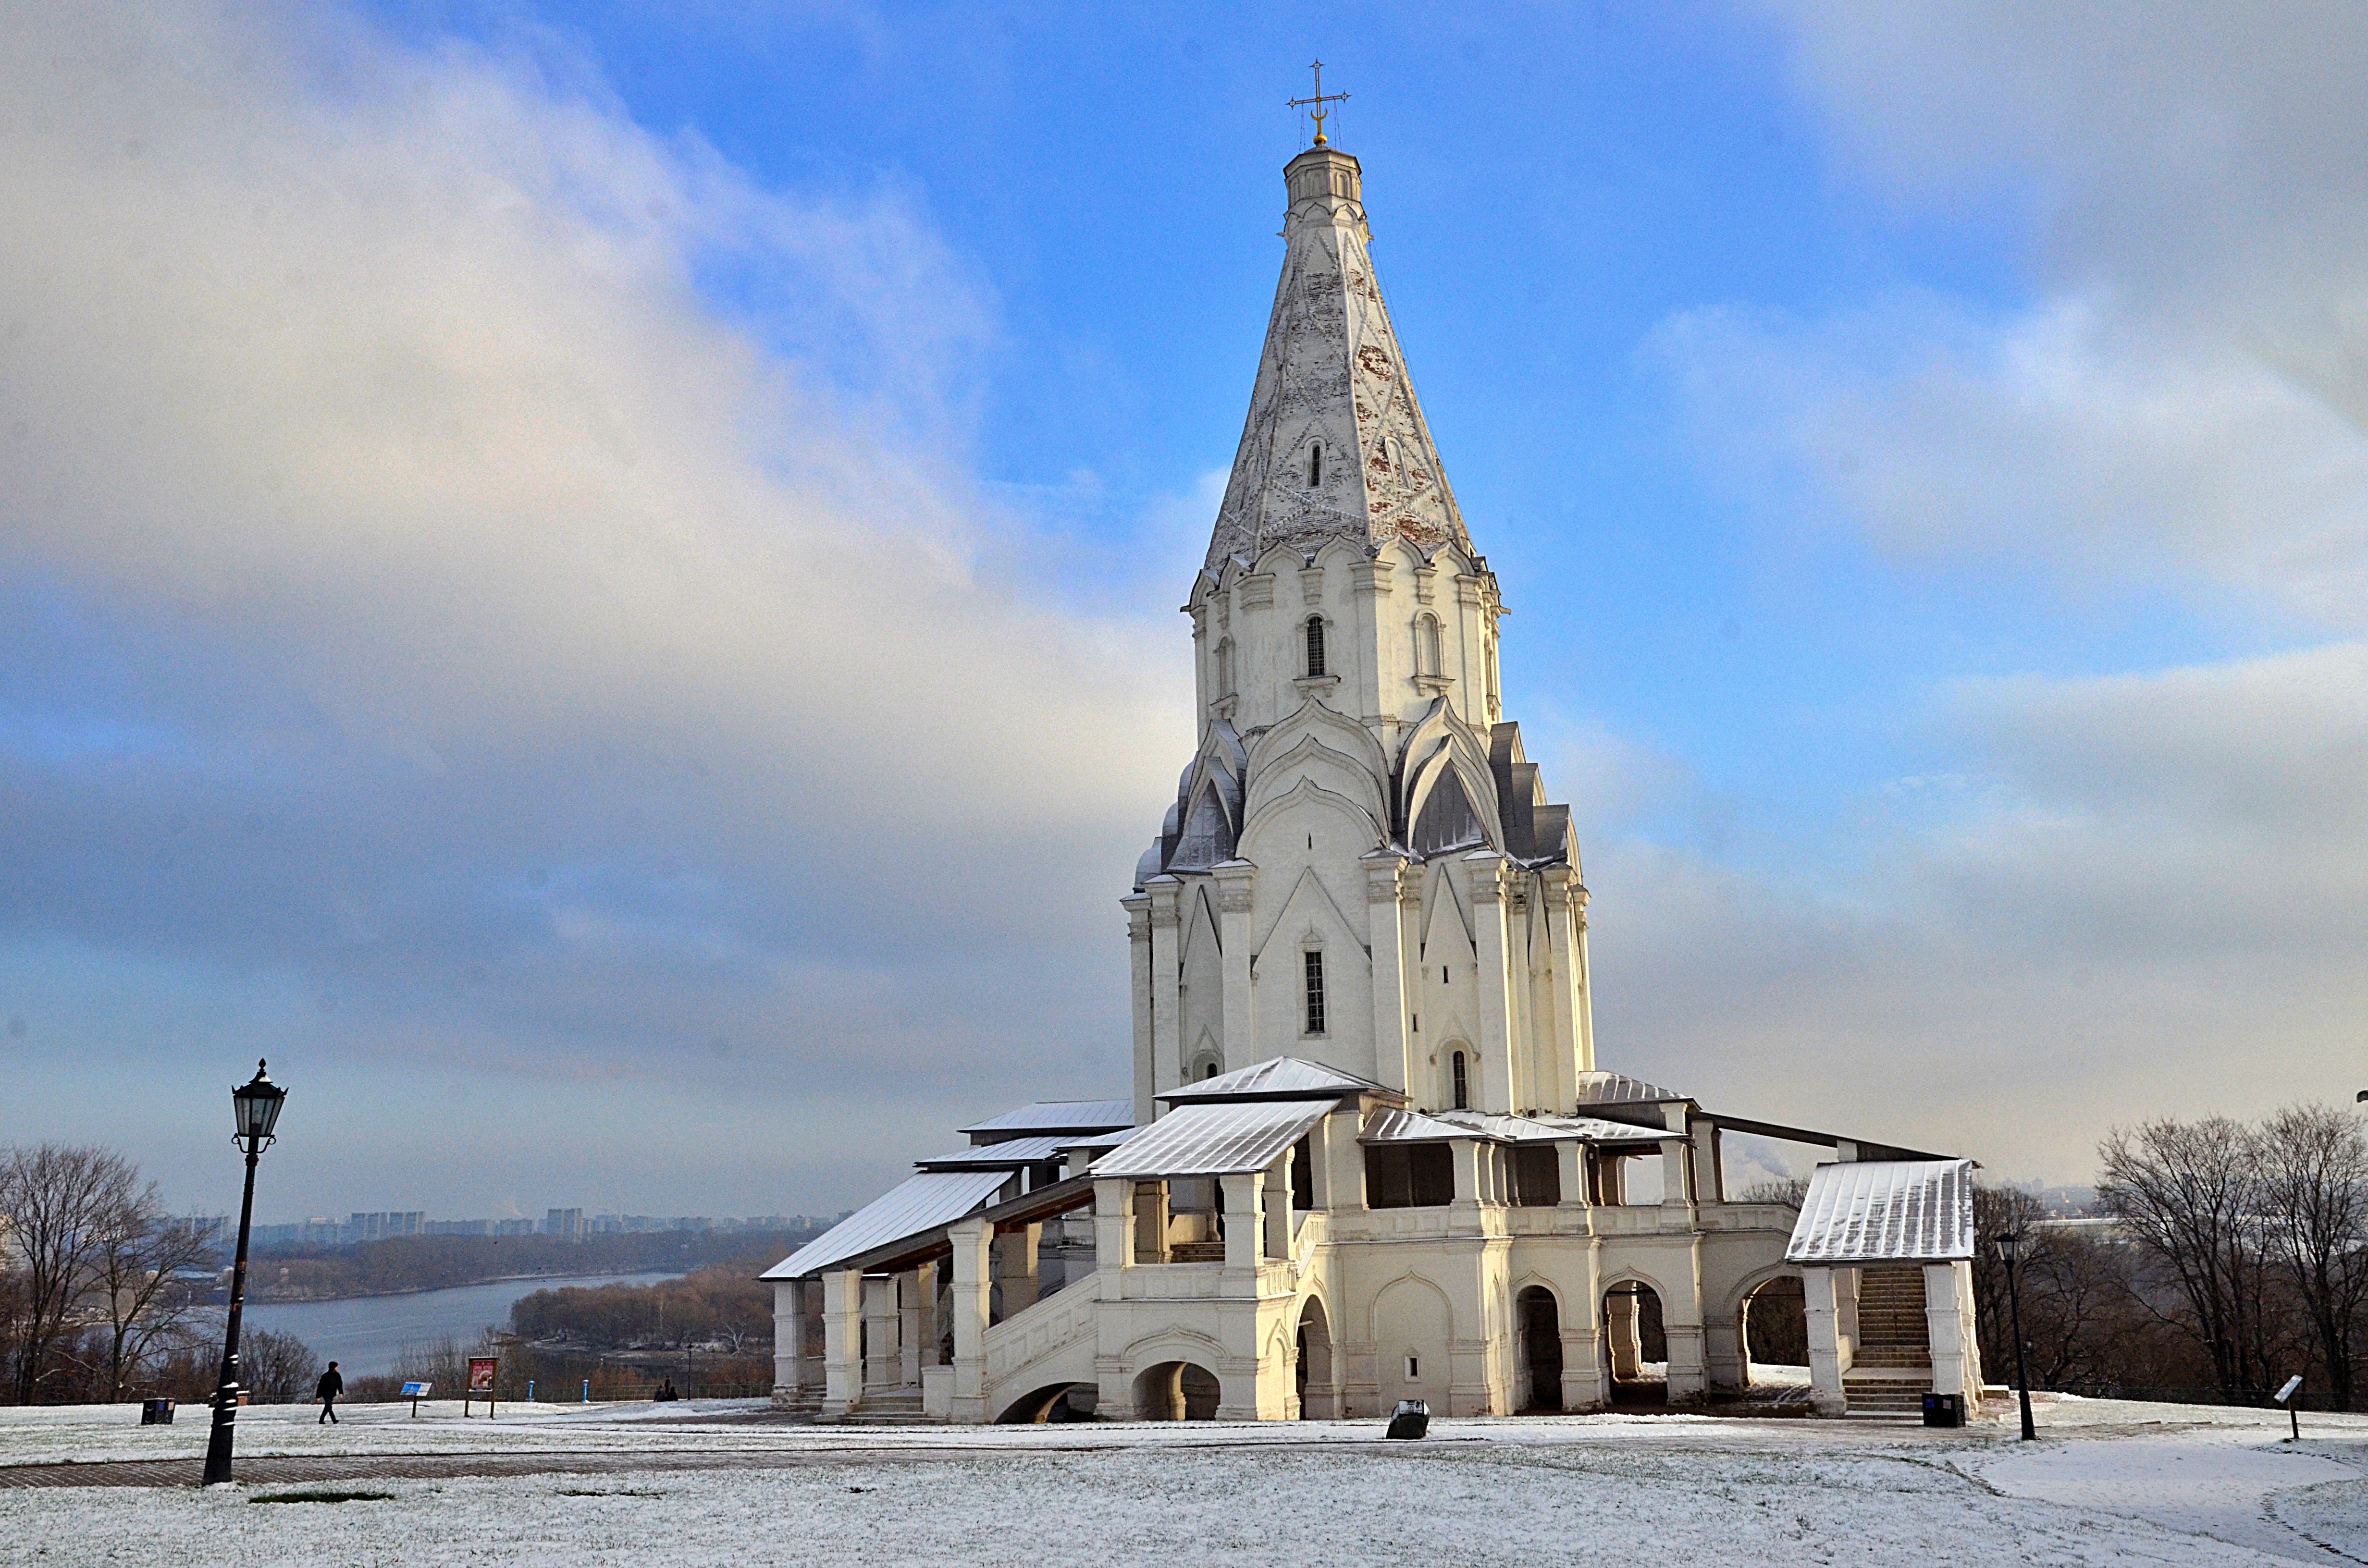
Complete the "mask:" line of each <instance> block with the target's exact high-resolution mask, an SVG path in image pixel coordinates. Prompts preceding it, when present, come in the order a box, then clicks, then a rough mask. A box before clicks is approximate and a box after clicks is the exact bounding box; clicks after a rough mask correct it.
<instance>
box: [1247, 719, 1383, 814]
mask: <svg viewBox="0 0 2368 1568" xmlns="http://www.w3.org/2000/svg"><path fill="white" fill-rule="evenodd" d="M1303 782H1305V783H1314V784H1316V785H1318V786H1320V787H1322V788H1326V789H1329V790H1333V791H1334V792H1335V793H1338V794H1340V795H1344V796H1346V797H1348V798H1349V800H1352V801H1356V802H1357V803H1358V804H1359V805H1360V806H1362V807H1363V808H1364V809H1365V811H1366V812H1367V813H1368V814H1369V815H1370V816H1372V819H1373V821H1374V823H1375V824H1377V825H1378V824H1381V823H1382V822H1383V821H1385V820H1387V818H1388V816H1389V801H1388V798H1387V797H1386V796H1385V795H1384V794H1383V786H1382V781H1381V780H1380V779H1378V778H1375V777H1374V776H1373V775H1372V772H1371V771H1370V770H1369V769H1367V768H1366V767H1363V766H1361V765H1360V763H1359V761H1358V759H1357V758H1355V757H1353V756H1349V754H1348V753H1347V752H1344V751H1341V750H1339V749H1338V748H1337V747H1334V746H1332V745H1329V744H1326V734H1325V733H1322V732H1317V731H1310V732H1308V733H1304V734H1303V735H1301V736H1300V738H1299V743H1298V744H1296V745H1294V746H1292V748H1291V749H1290V750H1289V751H1287V752H1284V753H1283V754H1282V755H1281V756H1277V757H1273V758H1272V759H1270V760H1269V761H1268V762H1267V763H1266V765H1265V766H1264V767H1260V768H1259V769H1258V783H1257V785H1256V786H1255V787H1253V788H1252V789H1251V790H1250V792H1249V801H1248V807H1247V809H1248V811H1249V812H1252V813H1255V812H1258V810H1259V809H1260V808H1262V807H1263V806H1265V805H1266V803H1267V802H1268V801H1271V800H1273V799H1275V798H1276V797H1277V796H1279V795H1284V794H1288V793H1290V792H1291V791H1292V790H1295V789H1297V788H1298V787H1299V785H1300V784H1301V783H1303Z"/></svg>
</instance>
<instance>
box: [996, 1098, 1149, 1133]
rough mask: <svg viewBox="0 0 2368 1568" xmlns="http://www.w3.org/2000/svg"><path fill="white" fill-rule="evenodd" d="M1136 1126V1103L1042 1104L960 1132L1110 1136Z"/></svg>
mask: <svg viewBox="0 0 2368 1568" xmlns="http://www.w3.org/2000/svg"><path fill="white" fill-rule="evenodd" d="M1133 1125H1134V1102H1133V1100H1039V1101H1037V1102H1036V1103H1035V1104H1034V1105H1024V1106H1021V1107H1020V1108H1019V1109H1018V1110H1007V1111H1005V1112H1004V1113H1003V1114H1002V1115H1001V1116H990V1117H988V1118H987V1119H985V1121H973V1122H972V1123H971V1124H970V1125H969V1126H968V1127H962V1128H957V1129H955V1131H958V1132H1108V1131H1112V1130H1113V1129H1116V1128H1121V1127H1132V1126H1133Z"/></svg>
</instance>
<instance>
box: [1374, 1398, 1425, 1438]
mask: <svg viewBox="0 0 2368 1568" xmlns="http://www.w3.org/2000/svg"><path fill="white" fill-rule="evenodd" d="M1429 1430H1430V1406H1429V1405H1427V1404H1425V1403H1423V1402H1422V1401H1420V1400H1418V1399H1402V1400H1400V1401H1398V1407H1397V1409H1395V1411H1393V1412H1391V1413H1390V1429H1389V1430H1388V1431H1387V1432H1384V1433H1383V1434H1382V1435H1383V1437H1421V1436H1422V1435H1423V1434H1424V1433H1426V1432H1428V1431H1429Z"/></svg>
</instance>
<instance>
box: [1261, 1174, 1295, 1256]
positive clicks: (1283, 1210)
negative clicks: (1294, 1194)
mask: <svg viewBox="0 0 2368 1568" xmlns="http://www.w3.org/2000/svg"><path fill="white" fill-rule="evenodd" d="M1266 1256H1269V1257H1272V1258H1288V1257H1290V1256H1291V1151H1290V1150H1288V1149H1285V1150H1284V1151H1283V1152H1282V1157H1281V1159H1279V1160H1277V1161H1275V1163H1274V1164H1272V1165H1269V1166H1268V1167H1267V1168H1266Z"/></svg>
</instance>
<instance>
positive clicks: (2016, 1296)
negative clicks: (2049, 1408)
mask: <svg viewBox="0 0 2368 1568" xmlns="http://www.w3.org/2000/svg"><path fill="white" fill-rule="evenodd" d="M2019 1245H2020V1244H2019V1243H2018V1242H2017V1241H2016V1240H2015V1238H2014V1236H2013V1235H2012V1234H2010V1233H2009V1234H2007V1235H2003V1236H2000V1237H1999V1238H1998V1260H1999V1261H2000V1262H2002V1263H2004V1264H2005V1265H2006V1299H2007V1301H2008V1304H2009V1309H2010V1310H2011V1312H2013V1314H2014V1381H2015V1385H2016V1387H2017V1388H2019V1389H2020V1390H2021V1393H2022V1440H2023V1441H2024V1442H2026V1443H2028V1442H2030V1441H2032V1439H2033V1438H2035V1437H2038V1436H2039V1428H2038V1427H2036V1426H2032V1421H2031V1372H2030V1369H2028V1368H2026V1367H2025V1366H2024V1365H2023V1359H2022V1286H2021V1283H2020V1282H2018V1281H2017V1280H2016V1278H2015V1277H2014V1260H2015V1253H2016V1250H2017V1248H2018V1246H2019Z"/></svg>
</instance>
